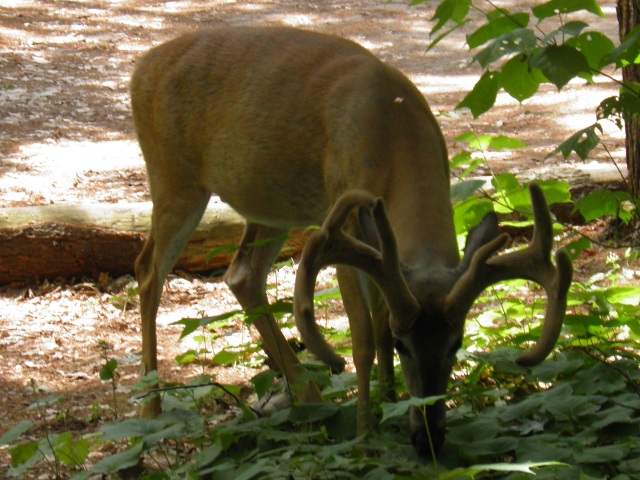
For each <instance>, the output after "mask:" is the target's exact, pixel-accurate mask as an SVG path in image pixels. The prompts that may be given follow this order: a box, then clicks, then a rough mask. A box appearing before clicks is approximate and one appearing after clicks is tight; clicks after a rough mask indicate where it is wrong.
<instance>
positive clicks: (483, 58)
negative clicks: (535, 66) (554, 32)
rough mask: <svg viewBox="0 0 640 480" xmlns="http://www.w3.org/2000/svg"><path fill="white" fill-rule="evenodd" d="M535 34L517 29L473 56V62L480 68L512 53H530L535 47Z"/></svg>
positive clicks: (524, 29)
mask: <svg viewBox="0 0 640 480" xmlns="http://www.w3.org/2000/svg"><path fill="white" fill-rule="evenodd" d="M536 43H537V40H536V36H535V34H534V33H533V32H532V31H531V30H529V29H528V28H517V29H515V30H513V31H511V32H508V33H505V34H504V35H501V36H500V37H498V38H496V39H495V40H494V41H493V42H491V44H490V45H489V46H487V47H486V48H485V49H484V50H482V51H481V52H479V53H477V54H476V55H474V57H473V60H474V61H476V62H478V63H479V64H480V66H481V67H482V68H486V67H487V65H489V64H491V63H493V62H495V61H496V60H498V59H499V58H502V57H504V56H505V55H509V54H512V53H530V52H531V51H532V50H533V49H534V48H535V46H536Z"/></svg>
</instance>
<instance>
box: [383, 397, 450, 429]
mask: <svg viewBox="0 0 640 480" xmlns="http://www.w3.org/2000/svg"><path fill="white" fill-rule="evenodd" d="M445 398H447V397H446V395H433V396H431V397H425V398H418V397H411V398H409V399H407V400H402V401H400V402H397V403H383V404H382V419H381V420H380V423H384V422H386V421H387V420H389V419H390V418H395V417H401V416H404V415H406V413H407V412H408V411H409V409H410V408H412V407H424V406H428V405H435V404H436V402H438V401H439V400H444V399H445Z"/></svg>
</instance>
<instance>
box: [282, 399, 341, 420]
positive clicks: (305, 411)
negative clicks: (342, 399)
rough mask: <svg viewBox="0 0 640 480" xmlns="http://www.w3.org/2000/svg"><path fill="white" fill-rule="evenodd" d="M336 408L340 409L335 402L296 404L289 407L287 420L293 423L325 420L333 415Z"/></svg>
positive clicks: (336, 410)
mask: <svg viewBox="0 0 640 480" xmlns="http://www.w3.org/2000/svg"><path fill="white" fill-rule="evenodd" d="M338 410H340V405H338V404H336V403H323V404H320V405H317V404H315V405H314V404H304V405H297V406H295V407H292V408H291V411H290V412H289V421H291V422H294V423H309V422H317V421H320V420H326V419H327V418H329V417H332V416H334V415H335V414H336V413H337V412H338Z"/></svg>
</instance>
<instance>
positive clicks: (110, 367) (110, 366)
mask: <svg viewBox="0 0 640 480" xmlns="http://www.w3.org/2000/svg"><path fill="white" fill-rule="evenodd" d="M116 368H118V361H117V360H116V359H114V358H112V359H111V360H108V361H107V362H106V363H105V364H104V365H103V366H102V368H101V369H100V380H102V381H103V382H107V381H110V380H113V379H114V375H115V372H116Z"/></svg>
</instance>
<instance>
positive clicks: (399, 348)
mask: <svg viewBox="0 0 640 480" xmlns="http://www.w3.org/2000/svg"><path fill="white" fill-rule="evenodd" d="M393 348H395V349H396V352H398V353H399V354H400V355H406V354H407V353H408V352H409V351H408V350H407V347H406V345H405V344H404V343H402V341H400V340H398V339H397V338H394V339H393Z"/></svg>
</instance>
